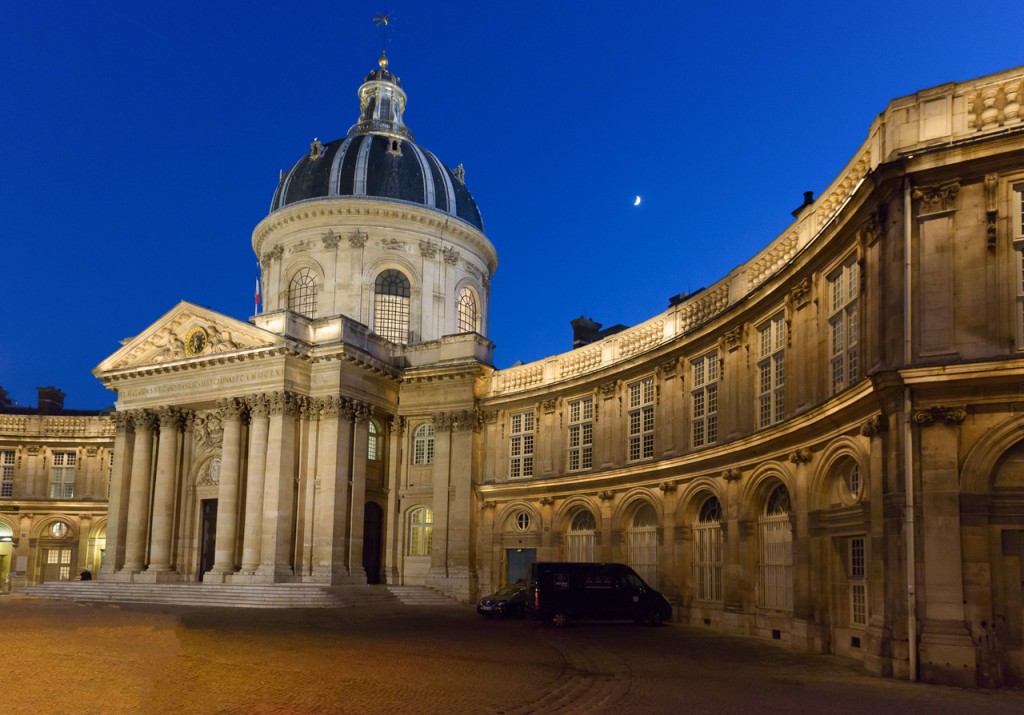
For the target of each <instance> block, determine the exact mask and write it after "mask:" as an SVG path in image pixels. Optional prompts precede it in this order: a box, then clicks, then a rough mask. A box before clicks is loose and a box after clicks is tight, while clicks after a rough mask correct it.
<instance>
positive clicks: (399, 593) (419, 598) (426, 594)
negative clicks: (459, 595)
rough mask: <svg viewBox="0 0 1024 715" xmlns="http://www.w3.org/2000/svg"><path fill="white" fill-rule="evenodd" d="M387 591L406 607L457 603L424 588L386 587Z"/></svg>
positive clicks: (452, 604) (437, 592)
mask: <svg viewBox="0 0 1024 715" xmlns="http://www.w3.org/2000/svg"><path fill="white" fill-rule="evenodd" d="M388 591H390V592H391V593H392V595H394V596H395V598H397V599H398V600H399V601H401V602H402V603H404V604H405V605H406V606H454V605H456V604H457V603H458V601H456V600H455V599H452V598H449V597H448V596H445V595H444V594H443V593H441V592H440V591H435V590H434V589H432V588H427V587H426V586H388Z"/></svg>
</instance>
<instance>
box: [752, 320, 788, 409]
mask: <svg viewBox="0 0 1024 715" xmlns="http://www.w3.org/2000/svg"><path fill="white" fill-rule="evenodd" d="M757 335H758V342H759V345H760V352H759V355H760V358H759V360H758V362H757V379H758V382H757V400H758V405H757V426H758V427H759V428H760V427H768V426H769V425H773V424H775V423H777V422H781V421H782V418H783V417H784V416H785V411H786V403H785V400H784V394H783V391H784V389H785V385H786V362H785V360H786V321H785V320H783V317H782V315H781V314H780V315H777V316H775V317H774V318H772V319H770V320H767V321H765V322H764V323H763V324H761V326H760V327H759V328H758V329H757Z"/></svg>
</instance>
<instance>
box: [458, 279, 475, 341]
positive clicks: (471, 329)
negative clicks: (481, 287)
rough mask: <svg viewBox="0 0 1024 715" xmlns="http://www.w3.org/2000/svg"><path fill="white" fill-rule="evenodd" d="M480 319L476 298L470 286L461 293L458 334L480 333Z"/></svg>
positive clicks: (464, 287) (465, 287)
mask: <svg viewBox="0 0 1024 715" xmlns="http://www.w3.org/2000/svg"><path fill="white" fill-rule="evenodd" d="M478 317H479V314H478V313H477V309H476V296H475V295H474V294H473V289H472V288H470V287H469V286H463V288H462V290H460V291H459V326H458V332H460V333H476V332H479V326H478Z"/></svg>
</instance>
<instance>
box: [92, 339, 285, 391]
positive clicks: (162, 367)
mask: <svg viewBox="0 0 1024 715" xmlns="http://www.w3.org/2000/svg"><path fill="white" fill-rule="evenodd" d="M287 355H292V356H301V353H299V352H298V351H297V350H295V349H294V348H290V347H288V346H284V345H276V346H271V347H264V348H255V349H253V350H248V351H245V352H236V353H218V354H215V355H209V356H200V357H193V358H182V359H181V360H173V361H171V362H162V363H157V364H154V365H138V366H135V367H123V368H117V369H114V370H107V371H106V372H102V373H96V376H97V377H99V378H100V379H101V380H103V383H104V384H107V383H108V382H116V381H120V380H127V379H131V378H135V377H150V376H153V375H166V374H169V373H174V372H184V371H191V370H198V369H200V368H209V367H210V366H211V365H228V364H231V363H242V362H248V361H254V360H267V359H270V358H274V357H280V356H287Z"/></svg>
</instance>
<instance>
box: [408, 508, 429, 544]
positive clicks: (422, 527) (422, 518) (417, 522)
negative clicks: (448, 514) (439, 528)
mask: <svg viewBox="0 0 1024 715" xmlns="http://www.w3.org/2000/svg"><path fill="white" fill-rule="evenodd" d="M433 541H434V512H433V511H432V510H431V509H428V508H426V507H420V508H418V509H413V510H412V511H411V512H410V513H409V556H430V550H431V548H432V547H433Z"/></svg>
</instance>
